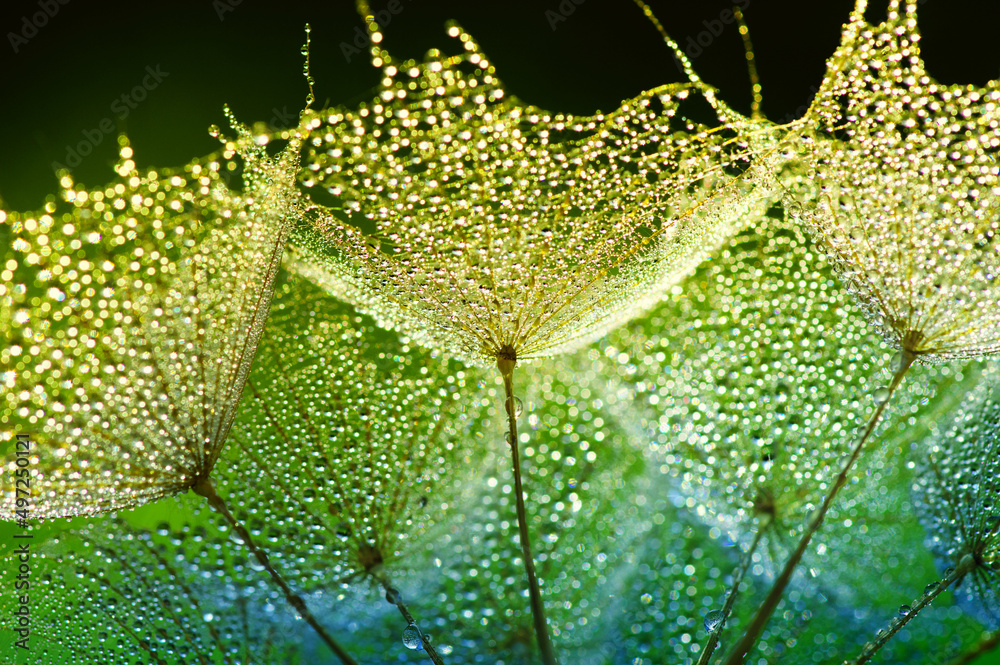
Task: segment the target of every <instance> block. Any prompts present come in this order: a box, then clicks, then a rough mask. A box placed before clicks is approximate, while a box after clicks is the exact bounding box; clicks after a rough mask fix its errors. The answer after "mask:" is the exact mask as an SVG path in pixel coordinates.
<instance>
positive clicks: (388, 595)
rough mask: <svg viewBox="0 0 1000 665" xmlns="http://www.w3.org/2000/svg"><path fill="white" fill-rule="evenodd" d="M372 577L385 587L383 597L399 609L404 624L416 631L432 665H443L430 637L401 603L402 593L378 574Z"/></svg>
mask: <svg viewBox="0 0 1000 665" xmlns="http://www.w3.org/2000/svg"><path fill="white" fill-rule="evenodd" d="M373 577H374V578H375V579H376V580H378V581H379V584H381V585H382V588H383V589H385V599H386V600H387V601H389V602H390V603H392V604H393V605H395V606H396V608H397V609H399V613H400V614H402V615H403V618H404V619H406V625H407V626H413V628H414V629H415V630H416V631H417V635H419V636H420V643H421V644H423V645H424V651H426V652H427V656H428V657H429V658H430V659H431V661H432V662H433V663H434V665H444V661H443V660H441V656H440V655H439V654H438V652H437V650H436V649H435V648H434V646H433V645H432V644H431V640H430V638H429V637H427V636H426V635H424V631H422V630H420V627H419V626H418V625H417V620H416V619H414V618H413V615H412V614H410V610H409V609H407V607H406V604H405V603H403V594H401V593H400V592H399V589H397V588H395V587H394V586H392V585H391V584H389V581H388V580H387V579H385V578H384V577H381V576H380V575H373Z"/></svg>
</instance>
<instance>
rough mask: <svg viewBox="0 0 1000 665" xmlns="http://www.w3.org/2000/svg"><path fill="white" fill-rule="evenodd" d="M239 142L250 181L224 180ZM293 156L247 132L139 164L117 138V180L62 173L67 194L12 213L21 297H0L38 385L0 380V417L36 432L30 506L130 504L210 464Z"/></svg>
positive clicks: (258, 314)
mask: <svg viewBox="0 0 1000 665" xmlns="http://www.w3.org/2000/svg"><path fill="white" fill-rule="evenodd" d="M237 153H239V154H240V156H241V157H242V159H243V160H244V162H245V164H244V167H245V168H244V172H245V174H246V175H245V176H244V182H243V190H242V191H237V190H234V189H231V188H230V187H229V186H228V185H227V183H226V179H227V177H228V175H229V164H232V163H233V159H234V157H235V156H236V154H237ZM296 155H297V153H296V151H295V150H294V149H289V150H286V152H285V153H283V154H282V155H281V156H279V157H277V158H269V157H267V155H266V154H265V153H264V152H263V150H261V149H259V148H255V147H251V145H250V143H249V140H248V139H247V137H245V136H241V138H239V139H237V140H234V141H228V142H227V143H226V146H225V148H224V149H223V151H222V152H221V153H220V154H219V155H217V156H214V157H212V158H209V159H207V160H196V161H193V162H191V163H190V164H188V165H186V166H185V167H183V168H181V169H177V170H176V171H164V172H162V173H160V172H157V171H155V170H151V171H148V172H145V173H139V172H138V171H136V170H135V164H134V162H133V161H132V160H131V156H132V152H131V148H130V147H128V145H127V143H125V142H124V141H123V145H122V151H121V161H119V163H118V165H117V166H116V171H117V173H118V179H117V180H115V181H114V182H112V183H111V184H109V185H107V186H106V187H103V188H96V189H87V188H83V187H79V186H77V185H75V184H74V183H73V182H72V180H71V179H70V178H69V177H68V176H65V177H63V183H62V185H63V187H64V191H63V195H64V199H65V204H63V205H57V204H50V205H47V206H46V209H45V210H44V211H41V212H40V213H39V214H24V215H22V214H20V213H9V214H8V215H7V218H6V221H5V224H7V225H9V226H10V228H11V230H12V231H13V232H14V233H15V234H16V236H17V240H18V241H20V242H19V243H17V242H16V243H15V245H16V246H19V249H17V250H16V252H15V254H14V258H13V259H11V262H8V263H9V264H11V263H12V265H9V266H8V268H7V273H9V279H8V280H5V282H4V290H5V291H11V292H12V296H11V301H12V302H11V305H14V304H15V303H14V302H13V301H14V299H15V297H16V302H17V304H18V307H20V306H21V305H24V306H26V307H25V309H24V310H21V309H19V308H14V307H10V308H6V309H4V310H3V311H2V312H0V315H4V316H6V315H9V313H10V312H11V311H13V312H14V319H15V321H18V320H19V321H21V322H20V323H15V324H14V325H10V326H4V335H5V337H7V339H6V340H5V341H7V342H8V344H7V345H5V346H6V347H7V350H6V351H5V352H4V354H5V357H4V361H5V366H7V367H10V371H11V372H13V373H14V374H15V376H16V377H17V382H16V385H18V386H31V388H30V389H22V390H16V389H15V390H14V391H11V390H7V389H4V392H3V395H2V396H3V400H2V403H0V407H2V412H0V424H2V426H3V428H4V429H5V430H7V429H8V428H9V430H10V431H18V432H26V431H27V432H33V433H37V435H36V441H35V443H36V445H37V454H38V459H37V463H36V464H34V465H33V466H32V472H33V473H35V474H37V475H36V476H35V479H34V483H33V484H34V486H35V487H37V488H38V490H39V492H40V495H41V496H42V497H43V498H42V500H40V501H38V502H37V503H36V505H34V506H33V507H32V515H33V516H34V517H57V516H66V515H75V514H91V513H95V512H104V511H108V510H115V509H118V508H126V507H134V506H136V505H139V504H141V503H144V502H147V501H151V500H155V499H157V498H161V497H163V496H167V495H170V494H174V493H177V492H181V491H185V490H187V489H189V488H190V487H191V486H192V484H193V483H195V482H197V481H198V480H200V479H203V478H204V477H206V476H207V475H208V474H209V473H210V472H211V470H212V468H213V466H214V464H215V461H216V460H217V459H218V455H219V452H220V451H221V448H222V445H223V443H224V441H225V438H226V435H227V433H228V430H229V426H230V424H231V423H232V419H233V416H234V414H235V409H236V406H237V404H238V403H239V399H240V396H241V394H242V390H243V384H244V382H245V380H246V376H247V373H248V372H249V368H250V363H251V361H252V360H253V357H254V353H255V351H256V346H257V341H258V340H259V338H260V335H261V332H262V330H263V325H264V320H265V319H266V316H267V310H268V305H269V303H270V295H271V289H272V286H273V279H274V274H275V272H276V271H277V268H278V264H279V262H280V257H281V252H282V250H283V247H284V243H285V239H286V237H287V233H288V227H289V225H290V223H291V218H290V211H291V208H292V205H293V199H294V196H293V193H294V192H293V190H292V189H291V187H290V184H289V182H287V181H288V179H289V178H290V177H292V174H294V173H295V170H296V164H295V163H294V162H295V159H296ZM21 285H26V286H27V289H26V294H25V295H23V296H22V295H16V296H15V295H14V293H13V292H16V291H20V290H21ZM21 311H26V312H27V313H26V314H25V315H23V316H21V315H19V314H18V312H21ZM18 347H19V348H22V349H25V350H26V351H27V352H26V353H13V351H14V350H15V349H16V348H18ZM7 363H9V364H7ZM67 453H68V454H67ZM4 462H5V465H6V464H12V463H13V461H12V460H11V459H5V460H4ZM5 496H13V490H12V489H11V490H9V491H8V492H5ZM4 505H5V506H6V508H5V511H4V513H3V516H4V517H5V518H6V519H12V518H13V515H12V512H11V511H13V509H14V505H15V504H14V501H13V500H11V501H7V502H5V504H4Z"/></svg>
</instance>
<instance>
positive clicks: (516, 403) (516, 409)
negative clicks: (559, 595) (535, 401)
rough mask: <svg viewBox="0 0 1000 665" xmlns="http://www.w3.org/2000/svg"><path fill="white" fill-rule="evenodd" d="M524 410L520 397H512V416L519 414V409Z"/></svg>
mask: <svg viewBox="0 0 1000 665" xmlns="http://www.w3.org/2000/svg"><path fill="white" fill-rule="evenodd" d="M522 410H524V405H523V404H521V399H520V398H519V397H516V396H515V397H514V417H515V418H517V417H518V416H520V415H521V411H522Z"/></svg>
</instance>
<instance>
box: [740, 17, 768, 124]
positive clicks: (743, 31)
mask: <svg viewBox="0 0 1000 665" xmlns="http://www.w3.org/2000/svg"><path fill="white" fill-rule="evenodd" d="M733 16H735V17H736V22H737V23H738V24H739V26H740V36H741V37H742V38H743V51H744V52H745V53H746V56H747V71H748V72H749V74H750V87H751V88H752V89H753V102H752V103H751V105H750V117H751V118H753V119H754V120H761V119H762V118H763V117H764V114H763V113H761V110H760V107H761V104H762V103H763V102H764V96H763V95H762V94H761V89H760V76H758V75H757V62H756V59H755V57H754V51H753V42H751V41H750V28H749V27H747V23H746V21H745V20H744V19H743V12H741V11H740V8H739V7H733Z"/></svg>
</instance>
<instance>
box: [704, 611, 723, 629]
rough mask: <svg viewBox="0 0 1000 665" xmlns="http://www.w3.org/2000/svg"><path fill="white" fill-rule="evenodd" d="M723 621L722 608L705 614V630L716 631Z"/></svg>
mask: <svg viewBox="0 0 1000 665" xmlns="http://www.w3.org/2000/svg"><path fill="white" fill-rule="evenodd" d="M722 623H723V616H722V610H712V611H711V612H709V613H708V614H706V615H705V630H707V631H708V632H710V633H712V632H715V630H716V629H718V628H719V627H720V626H721V625H722Z"/></svg>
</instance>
